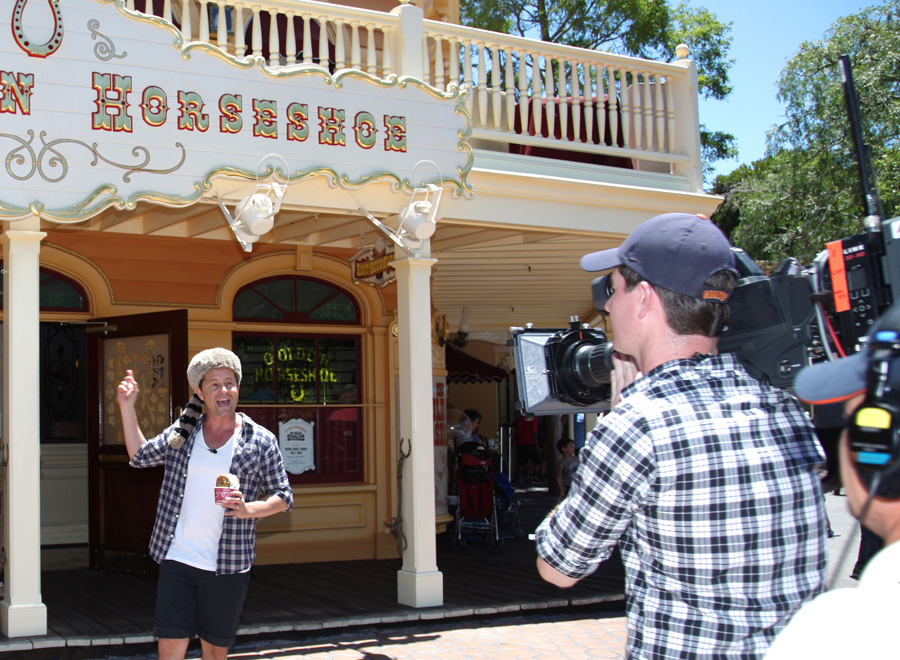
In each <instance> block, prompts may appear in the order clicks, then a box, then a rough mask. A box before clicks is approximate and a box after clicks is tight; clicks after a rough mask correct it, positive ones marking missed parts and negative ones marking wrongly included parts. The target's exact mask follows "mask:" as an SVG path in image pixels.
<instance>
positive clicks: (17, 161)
mask: <svg viewBox="0 0 900 660" xmlns="http://www.w3.org/2000/svg"><path fill="white" fill-rule="evenodd" d="M0 137H5V138H10V139H11V140H14V141H16V142H18V143H19V145H18V146H17V147H15V148H13V149H12V150H11V151H10V152H9V153H8V154H7V155H6V172H7V174H9V175H10V176H11V177H12V178H14V179H17V180H19V181H27V180H28V179H30V178H31V177H32V176H34V174H35V172H37V174H38V175H39V176H40V177H41V178H42V179H43V180H44V181H47V182H48V183H58V182H60V181H62V180H63V179H65V178H66V176H67V175H68V173H69V162H68V160H67V159H66V157H65V155H63V153H62V152H61V151H60V150H59V148H60V147H61V146H62V145H65V144H75V145H78V146H80V147H84V148H85V149H87V150H88V151H89V152H90V153H91V154H92V155H93V159H92V160H91V163H90V164H91V167H96V166H97V163H99V162H100V161H101V160H102V161H103V162H104V163H106V164H107V165H112V166H113V167H117V168H119V169H121V170H125V173H124V174H123V175H122V180H123V181H125V182H126V183H128V182H130V181H131V175H132V174H134V173H135V172H145V173H148V174H171V173H172V172H175V171H177V170H179V169H180V168H181V166H182V165H184V162H185V160H187V150H186V149H185V148H184V145H183V144H182V143H181V142H176V143H175V147H176V148H177V149H180V150H181V158H180V159H179V161H178V162H177V163H175V164H174V165H173V166H172V167H168V168H164V169H161V168H150V167H147V166H148V165H149V164H150V160H151V158H152V157H151V155H150V150H149V149H147V148H146V147H142V146H136V147H132V149H131V153H132V155H133V156H134V157H135V158H136V159H138V162H137V163H119V162H116V161H114V160H112V159H110V158H107V157H106V156H104V155H103V154H101V153H100V150H99V147H98V144H97V143H96V142H94V143H93V144H90V145H89V144H87V143H86V142H82V141H81V140H72V139H70V138H59V139H56V140H51V141H49V142H47V140H46V137H47V133H46V131H41V133H40V139H41V144H42V146H41V149H40V151H39V152H38V153H37V155H35V151H34V148H33V147H32V142H33V141H34V131H32V130H29V131H28V140H27V141H26V140H23V139H22V138H20V137H19V136H18V135H12V134H9V133H0ZM25 152H27V155H26V153H25ZM14 166H20V167H21V166H24V167H26V168H28V169H27V171H26V172H24V173H18V174H17V173H16V172H14V171H13V167H14Z"/></svg>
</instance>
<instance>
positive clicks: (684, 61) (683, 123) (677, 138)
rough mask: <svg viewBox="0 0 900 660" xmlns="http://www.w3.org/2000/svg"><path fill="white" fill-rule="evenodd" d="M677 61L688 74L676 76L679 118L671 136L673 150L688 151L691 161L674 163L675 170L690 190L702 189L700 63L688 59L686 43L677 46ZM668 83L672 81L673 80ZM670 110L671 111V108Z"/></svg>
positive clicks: (677, 112) (675, 95)
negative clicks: (698, 64) (698, 65)
mask: <svg viewBox="0 0 900 660" xmlns="http://www.w3.org/2000/svg"><path fill="white" fill-rule="evenodd" d="M675 53H676V55H677V56H678V59H677V60H676V61H675V64H677V65H678V66H682V67H684V68H685V69H686V75H684V76H678V77H674V76H673V78H674V87H675V89H674V94H673V99H674V103H675V114H676V118H677V121H678V124H677V127H676V129H675V132H676V134H675V135H674V136H670V139H672V140H673V142H674V147H675V148H674V151H675V153H679V154H689V155H690V157H691V160H690V161H689V162H687V163H679V164H678V165H676V166H675V173H676V174H681V175H682V176H684V177H685V178H686V179H687V181H688V185H689V186H690V191H691V192H698V193H702V192H703V163H702V162H701V161H700V153H701V148H700V101H699V99H700V82H699V78H698V74H697V64H696V63H695V62H694V61H693V60H691V59H688V55H689V54H690V50H689V49H688V47H687V46H686V45H684V44H679V45H678V48H676V49H675ZM669 84H673V83H672V82H670V83H669ZM670 111H671V110H670Z"/></svg>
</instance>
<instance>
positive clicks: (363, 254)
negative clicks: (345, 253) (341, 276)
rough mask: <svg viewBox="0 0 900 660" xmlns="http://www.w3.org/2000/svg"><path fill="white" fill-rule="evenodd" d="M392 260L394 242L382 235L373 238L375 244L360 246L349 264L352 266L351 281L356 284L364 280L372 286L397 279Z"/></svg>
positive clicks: (382, 284)
mask: <svg viewBox="0 0 900 660" xmlns="http://www.w3.org/2000/svg"><path fill="white" fill-rule="evenodd" d="M393 261H394V244H393V243H391V242H389V241H386V240H385V239H384V238H383V237H382V236H379V237H378V238H377V239H376V240H375V245H374V246H373V245H365V246H363V247H362V248H360V250H359V252H357V253H356V254H355V255H354V256H353V258H352V259H350V264H351V266H352V268H353V281H354V282H355V283H357V284H359V283H360V282H365V283H366V284H371V285H372V286H384V285H385V284H389V283H391V282H393V281H394V280H395V279H397V273H396V271H395V270H394V267H393V265H392V263H393Z"/></svg>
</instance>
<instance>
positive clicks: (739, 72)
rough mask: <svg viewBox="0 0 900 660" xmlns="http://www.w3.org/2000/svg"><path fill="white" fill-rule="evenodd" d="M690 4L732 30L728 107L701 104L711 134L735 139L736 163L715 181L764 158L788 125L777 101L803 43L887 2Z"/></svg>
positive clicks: (702, 0) (721, 166) (726, 0)
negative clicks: (779, 127) (776, 130)
mask: <svg viewBox="0 0 900 660" xmlns="http://www.w3.org/2000/svg"><path fill="white" fill-rule="evenodd" d="M689 4H691V5H692V6H695V7H706V8H707V9H709V10H710V11H711V12H713V13H714V14H716V16H717V17H718V18H719V20H720V21H722V22H723V23H731V24H732V25H731V36H732V43H731V53H730V59H732V60H734V64H733V65H732V67H731V72H730V78H731V85H732V87H733V91H732V93H731V95H730V96H729V97H728V98H727V99H726V100H725V101H704V100H702V99H701V101H700V122H701V123H703V124H706V126H707V128H709V129H711V130H719V131H725V132H727V133H731V134H732V135H734V136H735V137H736V138H737V147H738V151H739V153H738V159H737V160H723V161H719V162H718V163H716V165H715V173H714V174H713V177H715V175H716V174H727V173H729V172H731V171H733V170H735V169H736V168H737V167H738V166H739V165H741V164H745V163H746V164H749V163H751V162H753V161H754V160H758V159H760V158H762V156H763V155H764V152H765V147H766V133H767V132H768V131H769V129H770V128H771V127H772V126H774V125H776V124H778V123H780V122H781V121H782V120H783V119H784V110H783V106H782V105H781V104H780V103H779V102H778V101H777V100H776V98H775V95H776V93H777V87H776V83H777V81H778V77H779V76H780V75H781V70H782V69H783V68H784V65H785V64H786V62H787V61H788V59H790V58H791V57H792V56H793V55H794V54H796V53H797V52H798V51H799V50H800V46H801V45H802V44H803V42H805V41H816V40H819V39H821V38H822V37H823V35H824V34H825V31H826V30H827V29H828V28H829V26H830V25H831V24H832V23H833V22H834V21H835V20H836V19H837V18H839V17H841V16H848V15H850V14H857V13H859V12H860V11H861V10H862V9H863V8H865V7H871V6H880V5H883V4H884V2H883V1H882V0H871V1H870V2H856V1H855V0H755V2H739V1H737V0H689ZM835 84H838V80H837V78H835ZM707 185H709V182H707Z"/></svg>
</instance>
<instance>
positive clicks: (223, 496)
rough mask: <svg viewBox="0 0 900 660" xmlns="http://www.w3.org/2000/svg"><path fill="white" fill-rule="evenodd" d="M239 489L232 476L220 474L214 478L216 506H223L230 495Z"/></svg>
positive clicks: (235, 479)
mask: <svg viewBox="0 0 900 660" xmlns="http://www.w3.org/2000/svg"><path fill="white" fill-rule="evenodd" d="M239 488H240V482H239V481H238V478H237V477H236V476H234V475H233V474H220V475H219V476H218V477H217V478H216V488H215V497H216V504H224V503H225V500H227V499H228V498H229V497H231V494H232V493H233V492H234V491H236V490H238V489H239Z"/></svg>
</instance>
